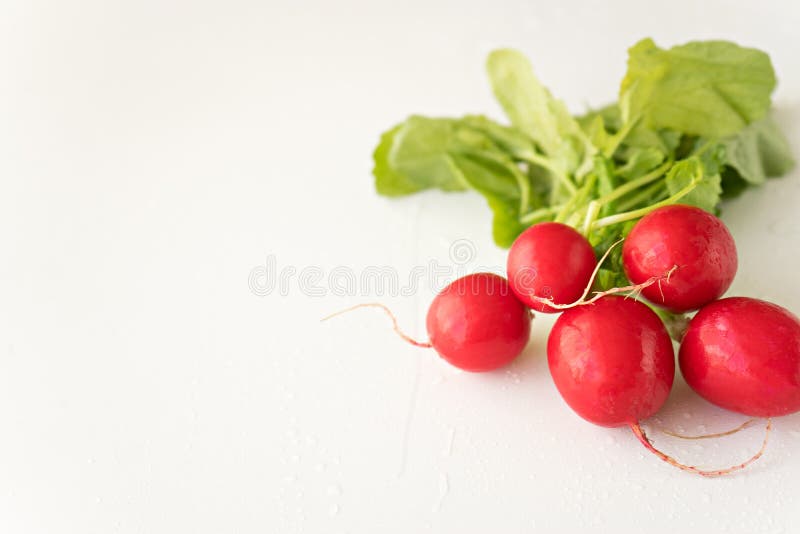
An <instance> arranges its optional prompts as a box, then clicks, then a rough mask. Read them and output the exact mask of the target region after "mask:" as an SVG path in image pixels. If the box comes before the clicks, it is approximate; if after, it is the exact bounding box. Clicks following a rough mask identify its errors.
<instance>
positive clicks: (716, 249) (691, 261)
mask: <svg viewBox="0 0 800 534" xmlns="http://www.w3.org/2000/svg"><path fill="white" fill-rule="evenodd" d="M622 262H623V266H624V268H625V274H626V275H627V276H628V278H629V279H630V280H631V281H632V282H633V283H634V284H640V283H642V282H644V281H646V280H648V279H651V278H652V277H657V276H662V275H664V273H666V272H668V271H670V270H671V269H675V272H673V273H671V274H670V276H669V278H668V279H667V280H664V281H662V282H660V283H659V284H655V285H652V286H650V287H647V288H645V289H644V290H643V292H642V293H643V295H644V296H645V297H647V299H648V300H649V301H650V302H653V303H655V304H657V305H659V306H663V307H664V308H667V309H669V310H671V311H674V312H686V311H689V310H696V309H698V308H700V307H701V306H703V305H704V304H707V303H709V302H711V301H713V300H715V299H717V298H719V297H721V296H722V294H723V293H725V291H726V290H727V289H728V287H730V285H731V282H733V277H734V275H735V274H736V268H737V255H736V244H735V243H734V241H733V237H732V236H731V234H730V232H729V231H728V229H727V228H726V227H725V225H724V224H723V223H722V221H720V220H719V219H718V218H717V217H715V216H714V215H711V214H710V213H708V212H706V211H703V210H701V209H700V208H696V207H693V206H684V205H672V206H665V207H662V208H659V209H657V210H655V211H653V212H651V213H650V214H648V215H646V216H645V217H643V218H642V219H641V220H640V221H639V222H638V223H636V226H634V227H633V230H631V232H630V234H629V235H628V237H627V238H626V239H625V243H624V245H623V248H622Z"/></svg>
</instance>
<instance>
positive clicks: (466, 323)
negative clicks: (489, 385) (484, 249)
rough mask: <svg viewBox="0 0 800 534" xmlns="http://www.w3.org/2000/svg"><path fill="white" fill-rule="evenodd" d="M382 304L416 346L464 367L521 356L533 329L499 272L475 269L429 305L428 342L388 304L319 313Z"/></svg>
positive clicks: (490, 365) (487, 367)
mask: <svg viewBox="0 0 800 534" xmlns="http://www.w3.org/2000/svg"><path fill="white" fill-rule="evenodd" d="M364 307H375V308H381V309H382V310H383V311H385V312H386V313H387V314H388V315H389V317H390V318H391V319H392V324H393V326H394V330H395V332H397V334H398V335H399V336H400V337H402V338H403V339H404V340H405V341H407V342H408V343H411V344H412V345H415V346H417V347H423V348H431V347H433V349H434V350H435V351H436V352H437V353H439V355H440V356H441V357H442V358H444V359H445V360H447V361H448V362H449V363H451V364H452V365H454V366H455V367H458V368H459V369H464V370H465V371H474V372H481V371H491V370H493V369H497V368H499V367H502V366H504V365H506V364H508V363H511V361H512V360H513V359H514V358H516V357H517V356H519V355H520V354H521V353H522V351H523V349H524V348H525V346H526V345H527V344H528V339H529V338H530V334H531V317H532V316H531V312H530V310H529V309H528V308H527V307H526V306H525V305H524V304H522V303H521V302H520V301H519V300H518V299H517V297H516V296H514V293H513V292H512V291H511V289H510V288H509V287H508V281H507V280H506V279H505V278H503V277H502V276H497V275H496V274H491V273H476V274H470V275H467V276H464V277H462V278H459V279H458V280H456V281H455V282H452V283H451V284H450V285H448V286H447V287H445V288H444V289H443V290H442V291H441V292H440V293H439V294H438V295H436V298H434V299H433V302H432V303H431V305H430V308H428V317H427V320H426V325H427V329H428V336H429V337H430V342H428V343H425V342H421V341H417V340H415V339H413V338H411V337H409V336H407V335H406V334H405V333H403V331H402V330H400V328H399V326H398V325H397V319H395V317H394V315H393V314H392V312H391V310H389V308H387V307H386V306H384V305H383V304H380V303H377V302H370V303H365V304H357V305H355V306H353V307H351V308H347V309H346V310H342V311H340V312H336V313H334V314H332V315H329V316H327V317H325V318H324V319H322V320H323V321H325V320H327V319H330V318H331V317H334V316H336V315H340V314H342V313H347V312H349V311H352V310H355V309H357V308H364Z"/></svg>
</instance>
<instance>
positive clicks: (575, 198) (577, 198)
mask: <svg viewBox="0 0 800 534" xmlns="http://www.w3.org/2000/svg"><path fill="white" fill-rule="evenodd" d="M595 182H597V175H596V174H590V175H589V179H588V180H586V183H585V184H583V185H582V186H581V188H580V189H579V190H578V191H577V192H576V193H575V194H573V195H572V197H570V199H569V200H568V201H567V202H566V203H565V204H564V206H563V207H562V209H561V211H559V212H558V215H556V222H564V221H566V220H567V218H568V217H569V216H570V214H571V212H572V209H573V208H574V207H575V206H581V205H583V204H585V203H586V201H587V198H588V196H589V194H590V193H591V191H592V190H593V189H594V184H595Z"/></svg>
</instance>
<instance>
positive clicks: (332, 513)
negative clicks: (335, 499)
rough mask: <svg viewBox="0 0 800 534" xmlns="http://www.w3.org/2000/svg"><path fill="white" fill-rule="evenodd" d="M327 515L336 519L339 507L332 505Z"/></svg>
mask: <svg viewBox="0 0 800 534" xmlns="http://www.w3.org/2000/svg"><path fill="white" fill-rule="evenodd" d="M328 515H330V516H331V517H336V516H337V515H339V505H338V504H332V505H331V507H330V508H328Z"/></svg>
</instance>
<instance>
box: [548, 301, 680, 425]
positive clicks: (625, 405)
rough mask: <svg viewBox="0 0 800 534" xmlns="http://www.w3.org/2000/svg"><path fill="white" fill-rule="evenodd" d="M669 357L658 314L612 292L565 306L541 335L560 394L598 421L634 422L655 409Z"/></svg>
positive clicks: (666, 380) (665, 384)
mask: <svg viewBox="0 0 800 534" xmlns="http://www.w3.org/2000/svg"><path fill="white" fill-rule="evenodd" d="M674 360H675V356H674V352H673V349H672V341H671V340H670V337H669V334H668V333H667V330H666V329H665V328H664V325H663V323H662V322H661V320H660V319H659V318H658V316H657V315H656V314H655V313H654V312H653V311H652V310H651V309H650V308H648V307H647V306H646V305H644V304H642V303H641V302H638V301H636V300H633V299H626V298H623V297H617V296H607V297H603V298H601V299H600V300H598V301H597V302H595V303H594V304H589V305H586V306H577V307H575V308H571V309H569V310H567V311H565V312H564V313H563V314H562V315H561V317H559V318H558V320H557V321H556V323H555V325H554V326H553V329H552V331H551V332H550V337H549V338H548V340H547V362H548V364H549V365H550V374H551V375H552V376H553V380H554V381H555V384H556V387H557V388H558V391H559V392H560V393H561V396H562V397H564V400H565V401H566V402H567V404H569V406H570V407H571V408H572V409H573V410H575V412H576V413H577V414H578V415H580V416H581V417H583V418H584V419H586V420H587V421H589V422H591V423H594V424H597V425H601V426H609V427H615V426H626V425H634V424H636V423H638V422H639V421H641V420H644V419H647V418H648V417H650V416H651V415H653V414H654V413H656V412H657V411H658V409H659V408H661V406H662V405H663V404H664V401H666V400H667V396H668V395H669V391H670V389H671V388H672V381H673V378H674V376H675V361H674Z"/></svg>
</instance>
